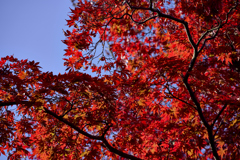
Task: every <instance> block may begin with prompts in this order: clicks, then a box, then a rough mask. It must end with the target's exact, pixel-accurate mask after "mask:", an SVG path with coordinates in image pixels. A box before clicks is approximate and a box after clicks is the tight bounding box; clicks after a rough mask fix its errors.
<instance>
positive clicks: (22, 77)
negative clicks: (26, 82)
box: [18, 71, 28, 79]
mask: <svg viewBox="0 0 240 160" xmlns="http://www.w3.org/2000/svg"><path fill="white" fill-rule="evenodd" d="M18 76H19V78H20V79H24V78H26V77H27V76H28V74H27V73H26V72H24V71H21V72H20V73H19V74H18Z"/></svg>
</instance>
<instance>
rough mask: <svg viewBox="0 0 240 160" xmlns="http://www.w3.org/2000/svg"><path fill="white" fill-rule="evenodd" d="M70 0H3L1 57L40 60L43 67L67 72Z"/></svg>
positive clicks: (57, 71)
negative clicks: (66, 58) (65, 52)
mask: <svg viewBox="0 0 240 160" xmlns="http://www.w3.org/2000/svg"><path fill="white" fill-rule="evenodd" d="M69 7H73V6H72V4H71V1H70V0H61V1H59V0H0V35H1V36H0V57H5V56H7V55H14V56H15V57H16V58H19V59H29V60H34V61H37V62H40V66H41V67H42V70H43V71H53V73H54V74H58V73H59V72H60V73H64V71H65V67H64V66H63V62H64V61H63V60H62V58H63V54H64V49H66V47H67V46H66V45H65V44H63V43H62V42H61V40H63V39H65V37H64V35H63V31H62V29H67V28H68V27H67V26H66V19H68V15H69V12H70V9H69Z"/></svg>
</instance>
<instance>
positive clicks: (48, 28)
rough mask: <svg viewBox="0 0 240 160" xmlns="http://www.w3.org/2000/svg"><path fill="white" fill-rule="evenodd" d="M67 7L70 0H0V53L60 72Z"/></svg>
mask: <svg viewBox="0 0 240 160" xmlns="http://www.w3.org/2000/svg"><path fill="white" fill-rule="evenodd" d="M69 7H71V8H73V7H72V4H71V1H70V0H60V1H59V0H0V57H5V56H7V55H14V56H15V57H16V58H19V59H29V60H34V61H36V62H40V66H41V67H42V71H52V72H53V73H54V74H58V73H59V72H60V73H64V72H65V67H64V66H63V63H64V61H63V60H62V58H63V54H64V49H66V47H67V46H66V45H65V44H63V43H62V42H61V40H63V39H65V36H64V35H63V31H62V29H68V27H67V26H66V19H68V15H69V12H70V9H69ZM6 159H7V158H6V156H0V160H6Z"/></svg>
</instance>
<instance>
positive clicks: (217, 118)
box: [211, 104, 228, 127]
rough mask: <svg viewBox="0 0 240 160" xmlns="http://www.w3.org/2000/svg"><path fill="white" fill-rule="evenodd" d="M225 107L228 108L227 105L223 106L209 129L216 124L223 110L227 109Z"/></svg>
mask: <svg viewBox="0 0 240 160" xmlns="http://www.w3.org/2000/svg"><path fill="white" fill-rule="evenodd" d="M227 106H228V105H227V104H225V105H224V106H223V107H222V109H221V110H220V112H219V113H218V115H217V117H216V118H215V119H214V121H213V123H212V125H211V127H213V126H214V124H215V123H216V121H217V120H218V118H219V117H220V115H221V114H222V112H223V111H224V109H225V108H227Z"/></svg>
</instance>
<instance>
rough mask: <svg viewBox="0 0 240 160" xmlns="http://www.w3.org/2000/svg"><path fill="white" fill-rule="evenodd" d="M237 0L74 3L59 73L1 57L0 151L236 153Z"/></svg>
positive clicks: (74, 155) (89, 155)
mask: <svg viewBox="0 0 240 160" xmlns="http://www.w3.org/2000/svg"><path fill="white" fill-rule="evenodd" d="M239 5H240V4H239V1H238V0H204V1H202V0H201V1H200V0H197V1H193V2H191V1H186V0H175V1H167V0H141V1H139V0H125V1H123V0H104V1H103V0H84V1H81V0H80V1H78V3H77V4H76V7H75V8H74V9H72V10H71V15H70V16H69V17H70V18H69V20H67V23H68V26H69V27H72V30H71V31H69V30H67V31H65V32H64V34H65V36H66V40H64V41H63V42H64V43H65V44H66V45H67V49H66V53H65V64H64V65H65V66H66V67H67V69H66V73H64V74H59V75H53V74H52V73H51V72H41V71H40V67H39V65H38V63H36V62H34V61H28V60H18V59H16V58H14V57H13V56H7V57H3V58H1V61H0V66H1V68H0V75H1V79H0V100H1V101H0V106H1V112H0V121H1V124H0V129H1V138H0V144H1V146H0V151H1V153H2V154H5V153H4V150H7V151H8V153H9V155H8V156H9V158H10V159H19V158H22V157H28V158H29V159H63V158H64V159H67V158H69V159H79V158H80V159H208V158H210V159H217V160H219V159H237V157H240V144H239V139H240V107H239V106H240V86H239V78H240V74H239V69H240V68H239V66H240V60H239V58H240V38H239V37H240V34H239V32H240V29H239V28H240V24H239V22H240V12H239ZM81 69H82V70H91V71H92V72H94V73H96V76H91V75H88V74H85V73H82V72H81ZM12 105H16V107H15V108H16V111H14V110H13V108H14V106H12ZM11 106H12V107H11ZM14 114H18V116H19V117H20V118H19V117H18V118H16V115H14Z"/></svg>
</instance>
